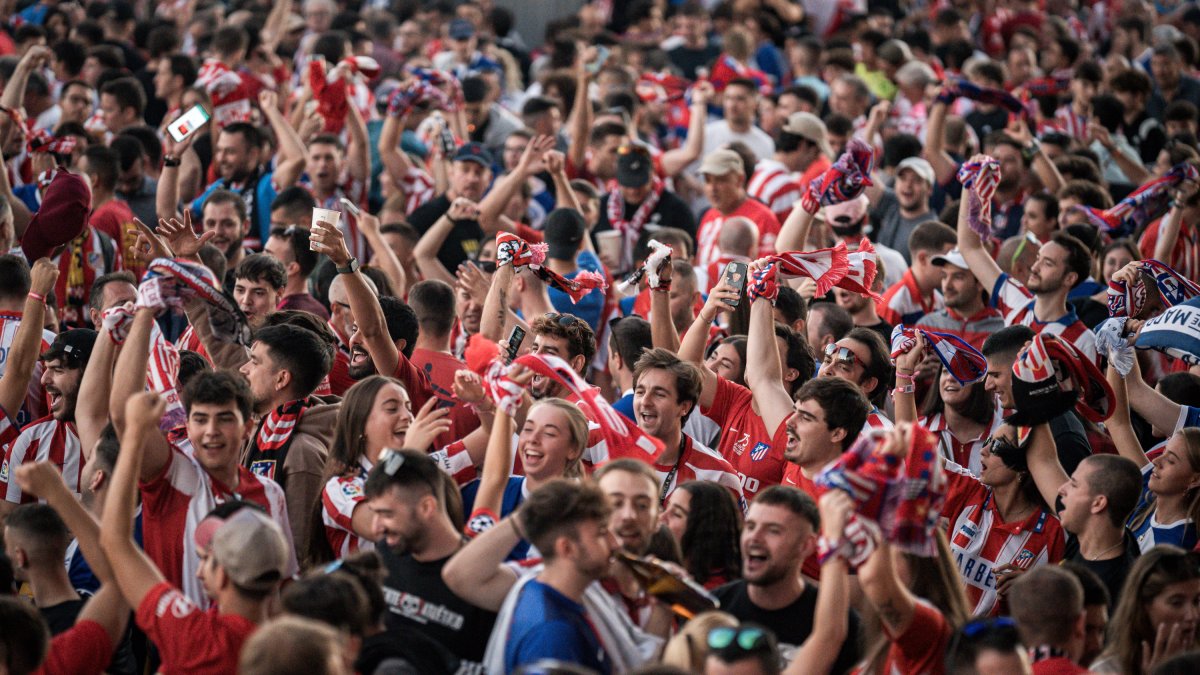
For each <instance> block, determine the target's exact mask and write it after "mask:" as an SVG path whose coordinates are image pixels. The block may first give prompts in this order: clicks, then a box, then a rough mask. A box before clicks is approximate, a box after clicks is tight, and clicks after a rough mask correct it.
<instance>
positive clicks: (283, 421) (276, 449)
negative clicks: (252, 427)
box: [246, 398, 316, 488]
mask: <svg viewBox="0 0 1200 675" xmlns="http://www.w3.org/2000/svg"><path fill="white" fill-rule="evenodd" d="M315 403H316V401H315V400H314V399H311V398H301V399H296V400H294V401H288V402H287V403H284V404H283V405H281V406H279V407H277V408H275V409H274V410H272V411H271V412H269V413H267V415H266V416H265V417H263V419H262V422H260V423H259V425H258V431H257V432H255V434H254V437H253V439H252V441H251V444H250V452H249V453H248V454H247V455H246V465H247V466H249V467H250V470H251V471H252V472H254V473H256V474H258V475H259V476H262V477H264V478H270V479H271V480H273V481H275V482H276V483H279V486H280V487H283V488H286V487H287V485H286V483H285V477H284V475H283V472H281V471H278V470H277V469H278V468H279V467H281V466H283V462H284V460H286V459H287V453H288V449H289V448H290V447H291V445H292V436H293V435H294V434H295V432H296V427H297V426H299V424H300V418H301V417H303V416H304V411H305V410H308V409H309V408H310V407H312V406H313V405H314V404H315Z"/></svg>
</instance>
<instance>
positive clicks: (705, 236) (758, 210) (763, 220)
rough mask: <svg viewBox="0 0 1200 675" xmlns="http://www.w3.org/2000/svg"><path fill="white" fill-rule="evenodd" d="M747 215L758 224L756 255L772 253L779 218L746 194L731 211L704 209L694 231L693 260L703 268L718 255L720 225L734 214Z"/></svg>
mask: <svg viewBox="0 0 1200 675" xmlns="http://www.w3.org/2000/svg"><path fill="white" fill-rule="evenodd" d="M738 216H740V217H742V218H748V219H750V221H751V222H753V223H754V224H755V226H757V227H758V255H759V256H766V255H775V239H776V238H777V237H778V236H779V220H778V219H777V218H776V217H775V214H774V213H771V209H770V208H768V207H767V206H766V205H765V204H763V203H762V202H760V201H757V200H754V199H751V198H749V197H747V198H746V199H745V200H744V201H743V202H742V203H741V204H739V205H738V207H737V208H736V209H734V210H733V212H732V213H721V212H720V211H718V210H717V209H715V208H710V209H708V210H707V211H705V212H704V217H703V218H702V219H701V220H700V228H699V229H698V230H697V232H696V263H697V264H698V265H699V266H701V267H706V266H707V265H708V264H709V263H711V262H714V261H716V260H718V259H720V257H721V246H720V243H719V241H718V240H719V239H720V236H721V226H722V225H724V224H725V221H726V220H729V219H730V218H735V217H738Z"/></svg>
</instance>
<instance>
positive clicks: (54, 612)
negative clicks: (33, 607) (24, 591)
mask: <svg viewBox="0 0 1200 675" xmlns="http://www.w3.org/2000/svg"><path fill="white" fill-rule="evenodd" d="M85 602H87V601H86V600H84V599H83V598H79V599H78V600H67V601H66V602H60V603H58V604H57V605H50V606H49V607H38V613H39V614H41V615H42V618H43V619H45V620H46V625H47V626H49V627H50V635H51V636H54V635H58V634H59V633H62V632H64V631H66V630H68V629H70V628H71V626H74V625H75V617H77V616H79V611H80V610H82V609H83V604H84V603H85Z"/></svg>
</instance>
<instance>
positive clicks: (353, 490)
mask: <svg viewBox="0 0 1200 675" xmlns="http://www.w3.org/2000/svg"><path fill="white" fill-rule="evenodd" d="M342 494H343V495H345V496H346V497H347V498H348V499H362V498H363V489H362V485H361V484H360V483H359V482H358V481H356V480H353V481H350V482H349V483H342Z"/></svg>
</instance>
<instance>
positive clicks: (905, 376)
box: [896, 370, 917, 382]
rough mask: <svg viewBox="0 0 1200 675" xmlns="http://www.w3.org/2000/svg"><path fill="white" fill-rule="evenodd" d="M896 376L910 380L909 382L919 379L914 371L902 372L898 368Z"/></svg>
mask: <svg viewBox="0 0 1200 675" xmlns="http://www.w3.org/2000/svg"><path fill="white" fill-rule="evenodd" d="M896 377H898V378H900V379H901V380H908V381H909V382H916V381H917V378H916V377H914V376H913V374H912V373H902V372H900V371H899V370H896Z"/></svg>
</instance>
